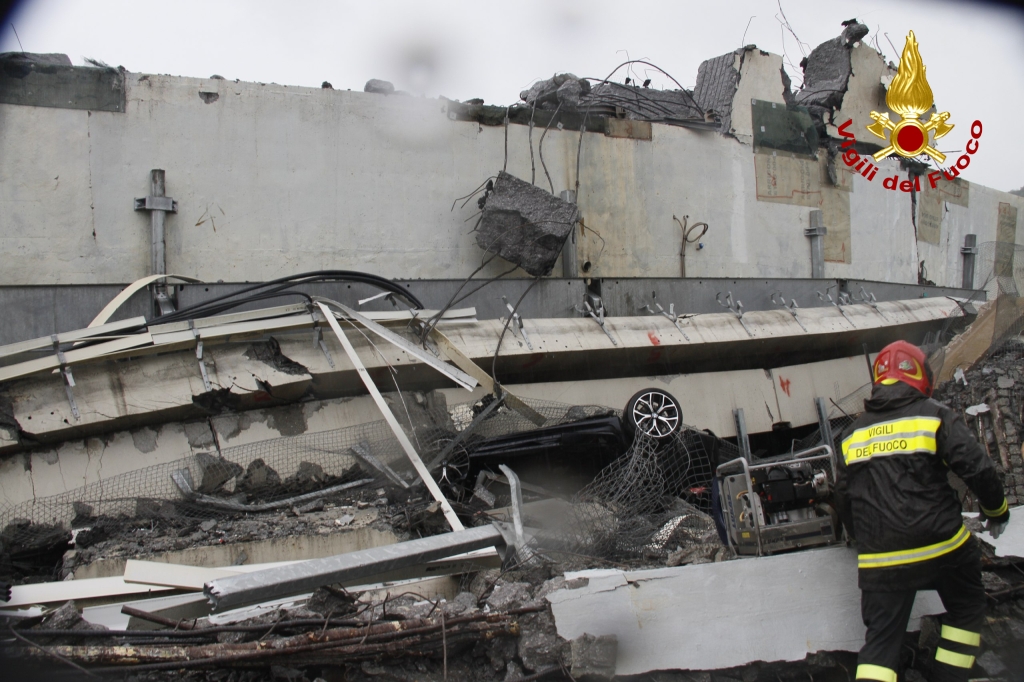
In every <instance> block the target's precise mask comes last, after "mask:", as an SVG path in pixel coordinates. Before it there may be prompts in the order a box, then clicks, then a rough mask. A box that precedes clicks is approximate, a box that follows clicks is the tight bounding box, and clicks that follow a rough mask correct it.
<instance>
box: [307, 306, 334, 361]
mask: <svg viewBox="0 0 1024 682" xmlns="http://www.w3.org/2000/svg"><path fill="white" fill-rule="evenodd" d="M312 315H313V348H319V349H320V350H321V352H323V354H324V357H325V358H327V364H328V365H330V366H331V369H334V358H332V357H331V351H329V350H328V349H327V342H325V341H324V330H323V328H321V327H320V320H321V319H322V318H321V316H320V311H319V310H314V311H312Z"/></svg>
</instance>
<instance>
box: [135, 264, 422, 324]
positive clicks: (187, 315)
mask: <svg viewBox="0 0 1024 682" xmlns="http://www.w3.org/2000/svg"><path fill="white" fill-rule="evenodd" d="M326 281H341V282H346V281H347V282H357V283H360V284H369V285H371V286H375V287H377V288H380V289H383V290H385V291H389V292H391V293H393V294H396V295H398V296H401V297H402V298H404V299H405V300H406V301H408V302H409V303H410V304H412V306H413V307H414V308H417V309H422V308H423V303H422V302H421V301H420V300H419V299H418V298H417V297H416V296H415V295H414V294H413V293H412V292H410V291H408V290H407V289H404V288H403V287H401V286H400V285H399V284H397V283H395V282H393V281H392V280H389V279H386V278H384V277H379V276H377V275H371V274H367V273H364V272H356V271H353V270H316V271H313V272H304V273H301V274H298V275H290V276H288V277H281V278H278V279H275V280H271V281H269V282H261V283H259V284H253V285H251V286H248V287H245V288H243V289H240V290H239V291H235V292H231V293H228V294H222V295H220V296H215V297H213V298H211V299H208V300H206V301H202V302H200V303H197V304H195V305H192V306H188V307H187V308H182V309H180V310H178V311H175V312H173V313H171V314H169V315H165V316H162V317H160V318H157V319H156V320H153V321H154V322H155V321H157V320H158V321H159V322H161V323H164V322H177V321H181V320H186V319H194V318H196V317H205V316H209V315H215V314H217V313H219V312H223V311H225V310H230V309H231V308H235V307H238V306H240V305H243V304H245V303H249V302H252V301H257V300H263V299H266V298H272V297H273V296H274V295H276V294H279V293H280V292H283V291H284V290H286V289H289V288H291V287H294V286H298V285H300V284H313V283H318V282H326ZM268 287H269V288H270V289H269V290H268V291H261V292H260V293H258V294H255V295H253V296H244V295H245V294H249V293H251V292H256V291H259V290H261V289H267V288H268ZM282 295H291V294H282ZM299 295H305V294H301V293H300V294H299ZM243 296H244V297H243ZM236 297H243V298H241V299H239V300H236V301H228V299H234V298H236ZM221 302H224V303H221ZM216 303H221V305H214V304H216Z"/></svg>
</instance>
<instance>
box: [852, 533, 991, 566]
mask: <svg viewBox="0 0 1024 682" xmlns="http://www.w3.org/2000/svg"><path fill="white" fill-rule="evenodd" d="M970 537H971V532H970V531H969V530H967V528H966V527H965V526H960V530H958V531H957V532H956V535H954V536H953V537H951V538H950V539H949V540H945V541H943V542H937V543H935V544H934V545H928V546H927V547H918V548H916V549H901V550H899V551H896V552H881V553H878V554H860V555H858V556H857V568H886V567H888V566H902V565H904V564H915V563H917V562H919V561H928V560H929V559H934V558H936V557H940V556H942V555H943V554H949V553H950V552H952V551H953V550H955V549H958V548H959V547H960V546H961V545H963V544H964V543H965V542H967V539H968V538H970Z"/></svg>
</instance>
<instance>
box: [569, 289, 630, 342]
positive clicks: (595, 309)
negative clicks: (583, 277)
mask: <svg viewBox="0 0 1024 682" xmlns="http://www.w3.org/2000/svg"><path fill="white" fill-rule="evenodd" d="M573 307H574V308H575V310H576V312H578V313H579V314H581V315H589V316H590V317H592V318H593V319H594V322H597V325H598V326H599V327H601V331H603V332H604V334H605V336H607V337H608V338H609V339H610V340H611V342H612V344H614V345H616V346H617V345H619V342H618V341H616V340H615V337H614V336H612V333H611V332H610V331H608V328H607V327H605V326H604V301H602V300H601V297H600V296H598V295H597V294H595V293H593V292H590V291H588V292H587V293H586V295H585V296H584V297H583V307H582V308H581V307H580V306H573Z"/></svg>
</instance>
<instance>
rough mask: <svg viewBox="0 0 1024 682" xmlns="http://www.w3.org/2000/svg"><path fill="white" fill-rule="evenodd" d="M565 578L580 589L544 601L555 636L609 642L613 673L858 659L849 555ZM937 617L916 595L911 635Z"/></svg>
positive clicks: (856, 603)
mask: <svg viewBox="0 0 1024 682" xmlns="http://www.w3.org/2000/svg"><path fill="white" fill-rule="evenodd" d="M565 578H566V583H567V585H569V584H575V585H580V586H579V587H576V588H575V589H571V588H569V587H566V588H563V589H560V590H558V591H556V592H553V593H551V594H549V595H548V596H547V600H548V601H549V602H550V603H551V610H552V613H553V614H554V617H555V623H556V626H557V628H558V634H559V635H560V636H561V637H564V638H565V639H568V640H574V639H576V638H578V637H582V636H583V635H584V634H591V635H595V636H607V635H614V636H615V638H616V640H617V642H618V651H617V659H616V662H615V674H617V675H639V674H642V673H646V672H651V671H655V670H717V669H721V668H730V667H735V666H741V665H744V664H746V663H750V662H753V661H766V662H771V661H798V660H803V659H804V658H805V657H806V656H807V655H808V654H813V653H815V652H819V651H857V650H858V649H860V647H861V645H862V644H863V643H864V631H865V630H864V625H863V623H862V621H861V615H860V588H859V587H858V586H857V554H856V551H855V550H854V549H851V548H846V547H830V548H827V549H819V550H808V551H804V552H797V553H793V554H782V555H778V556H772V557H763V558H760V559H742V560H738V561H726V562H722V563H710V564H699V565H691V566H683V567H679V568H660V569H652V570H645V571H630V572H623V571H619V570H591V571H579V572H575V573H566V575H565ZM943 610H944V609H943V607H942V602H941V601H940V600H939V598H938V595H937V594H936V593H935V592H921V593H919V594H918V597H917V602H916V603H915V605H914V611H913V614H912V617H911V623H910V630H911V631H913V630H916V629H918V628H919V621H920V618H921V617H922V616H925V615H930V614H936V613H942V612H943ZM681 614H684V615H683V616H682V617H681ZM769 633H770V634H769ZM680 642H685V643H686V644H685V646H680Z"/></svg>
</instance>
